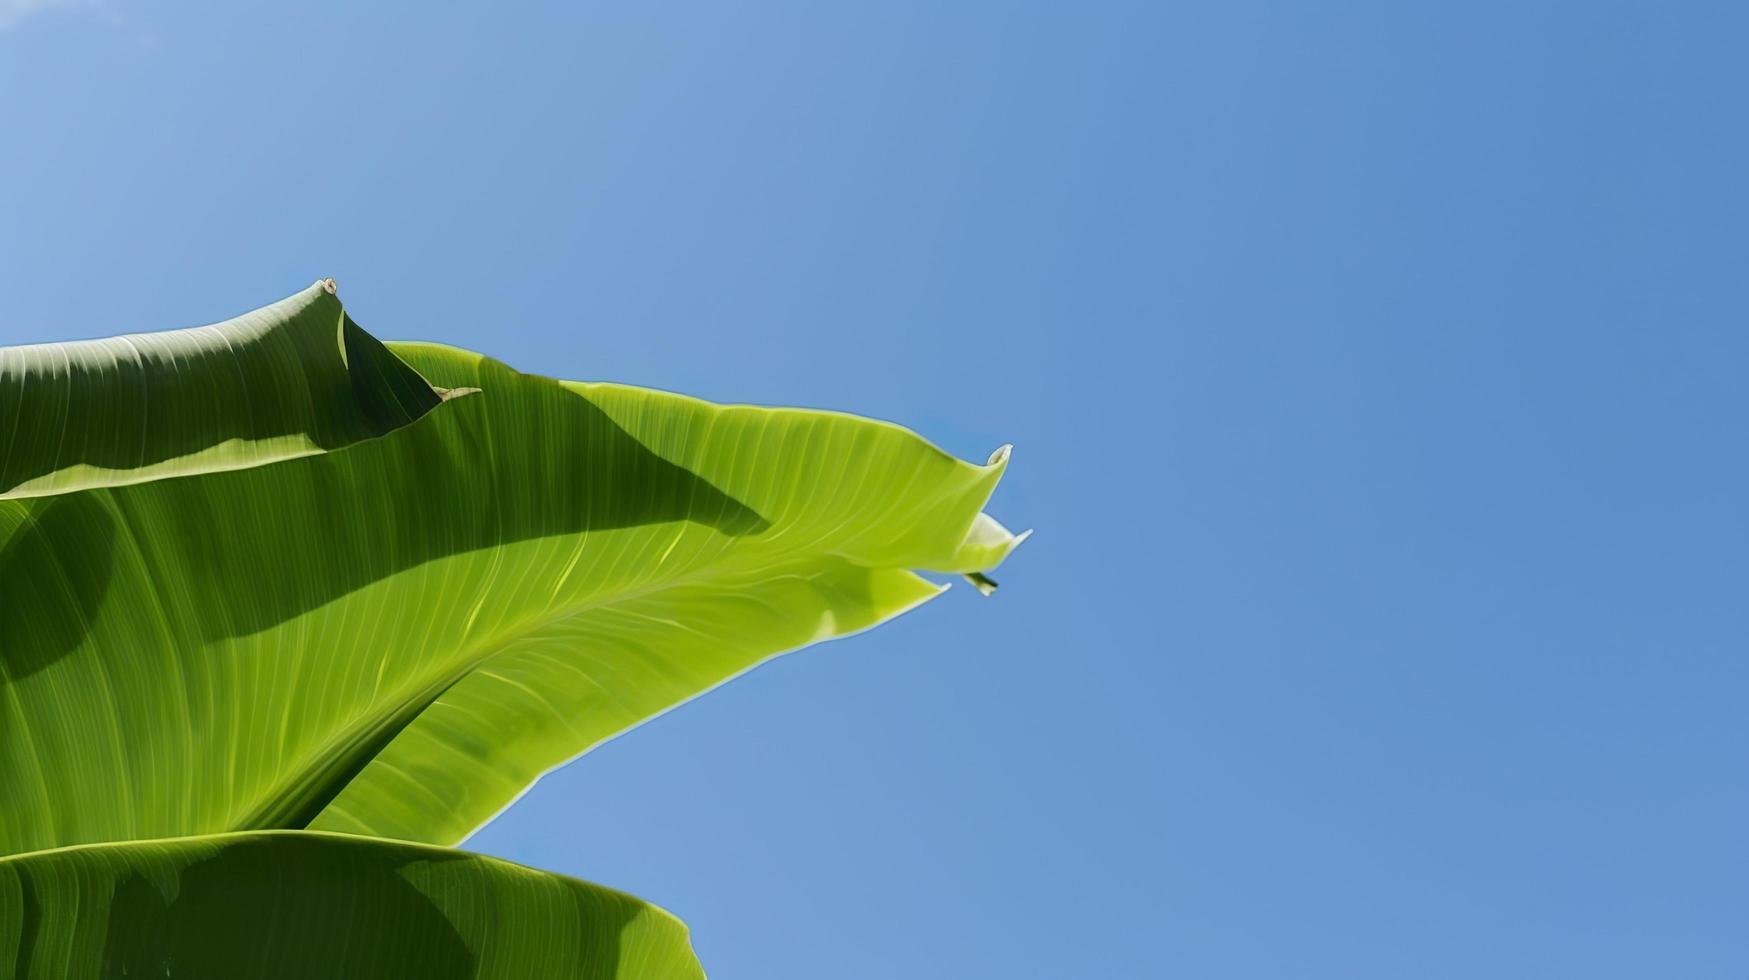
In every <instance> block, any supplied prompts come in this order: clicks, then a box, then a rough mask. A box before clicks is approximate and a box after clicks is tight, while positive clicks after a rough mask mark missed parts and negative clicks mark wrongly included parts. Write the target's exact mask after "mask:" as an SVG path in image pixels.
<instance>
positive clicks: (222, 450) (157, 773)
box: [0, 283, 1020, 854]
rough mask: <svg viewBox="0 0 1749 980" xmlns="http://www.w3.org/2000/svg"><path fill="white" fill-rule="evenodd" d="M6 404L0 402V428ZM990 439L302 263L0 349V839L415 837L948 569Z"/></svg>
mask: <svg viewBox="0 0 1749 980" xmlns="http://www.w3.org/2000/svg"><path fill="white" fill-rule="evenodd" d="M8 430H9V431H8ZM1006 462H1007V453H1006V450H1001V451H998V453H997V454H996V455H995V456H994V457H992V459H991V460H990V462H989V463H988V464H986V465H981V466H980V465H973V464H970V463H966V462H962V461H960V460H957V459H955V458H953V457H951V456H949V455H947V454H946V453H943V452H941V451H940V450H938V449H936V448H935V447H933V446H931V445H930V444H928V443H927V442H925V441H924V440H922V439H920V438H918V437H917V436H915V435H913V434H912V433H910V432H908V431H906V430H904V429H901V428H899V427H897V426H893V425H889V424H885V423H881V422H874V421H869V420H865V419H859V418H854V417H851V416H845V415H839V414H834V413H828V412H817V411H800V410H792V409H770V408H757V407H747V406H719V405H712V404H707V403H705V402H701V401H697V400H694V399H690V398H685V397H681V396H678V395H673V394H668V393H664V392H658V391H651V390H644V389H638V388H631V387H626V386H621V385H610V384H579V383H568V382H558V381H553V380H550V379H546V378H542V377H537V376H533V375H525V374H519V373H517V372H516V371H513V370H511V369H510V368H508V367H506V366H504V365H502V364H500V363H498V362H496V361H493V360H491V359H489V358H486V357H482V356H480V355H477V354H471V353H467V352H464V351H459V350H454V349H451V348H445V347H439V346H433V345H422V344H394V345H388V346H384V345H382V344H379V343H377V342H376V341H375V340H373V339H371V338H370V337H369V335H367V334H365V333H364V332H363V331H362V330H360V329H358V328H357V327H356V325H354V324H352V322H351V321H350V319H349V318H348V317H347V316H346V314H345V312H344V310H343V309H342V307H341V305H340V303H339V300H338V298H337V297H336V296H335V295H334V293H333V290H332V286H331V284H325V283H318V284H317V285H316V286H313V287H311V288H310V289H309V290H306V291H305V292H304V293H301V294H299V295H298V296H295V297H292V298H291V299H289V300H287V301H285V302H283V303H280V304H276V305H275V306H273V307H268V308H267V309H265V310H262V311H259V312H258V313H255V314H251V315H249V316H246V317H243V318H239V319H238V320H235V321H231V322H228V323H225V324H220V325H217V326H215V327H209V328H200V329H198V330H194V331H181V332H175V333H171V334H161V335H147V336H143V337H134V338H119V339H117V340H114V341H103V342H93V343H86V344H63V345H52V346H44V347H35V348H18V349H14V350H10V351H0V488H3V489H0V493H3V496H0V801H4V802H3V803H0V854H5V853H22V852H29V851H37V850H42V849H47V848H56V847H63V846H67V845H76V844H85V843H93V842H100V841H122V840H143V839H150V838H168V837H184V836H191V835H203V834H215V833H223V832H228V831H245V830H257V829H304V828H310V829H313V830H325V831H341V832H346V833H351V834H361V835H371V836H378V837H391V838H399V839H404V840H409V841H421V842H427V843H434V844H452V843H455V842H458V841H460V840H462V839H464V838H465V837H466V836H467V835H468V834H469V833H471V832H472V831H473V830H474V829H475V828H477V827H478V826H480V825H481V824H482V823H484V822H485V821H487V820H489V819H490V818H491V817H492V816H493V815H495V814H496V813H497V812H499V811H500V810H501V809H502V808H503V807H505V806H507V805H508V804H509V803H510V802H512V801H513V800H515V799H516V797H517V796H518V795H519V794H520V793H522V792H524V791H525V790H526V789H527V788H528V787H529V786H530V785H531V784H532V783H533V782H534V781H535V780H536V779H538V778H539V777H540V776H541V775H542V774H543V773H545V772H547V771H549V770H551V769H552V768H554V767H556V766H559V765H562V764H563V763H565V762H566V761H568V760H570V759H573V758H575V757H576V756H577V755H578V754H580V753H582V752H584V751H586V750H588V749H589V748H590V747H592V746H594V745H597V744H599V743H600V742H602V741H603V740H605V739H608V738H611V737H613V736H614V735H616V734H618V733H620V732H623V731H625V730H627V729H628V728H631V727H632V726H635V725H637V724H639V723H640V722H643V721H645V720H647V719H649V718H651V717H653V716H655V715H656V714H659V713H661V712H663V711H665V710H667V709H669V708H671V707H674V706H675V705H678V704H680V703H682V702H684V701H686V700H688V699H689V698H692V697H695V696H697V695H698V694H700V693H701V692H703V691H706V690H708V689H709V688H711V687H713V686H715V685H717V684H720V683H722V682H723V681H725V680H727V679H729V678H731V677H733V676H735V675H736V674H738V673H740V672H742V671H745V670H747V669H749V668H751V667H753V666H754V665H756V664H758V663H760V662H762V661H764V660H766V659H768V658H770V657H772V656H774V655H776V654H779V653H782V652H785V651H789V650H794V649H797V648H800V647H803V646H807V645H809V644H811V643H814V642H817V641H821V640H826V639H830V638H833V637H837V636H843V635H846V634H849V633H853V632H856V631H858V630H861V629H865V628H868V627H871V626H873V625H876V624H878V623H880V622H882V621H884V620H886V619H888V618H891V617H892V616H895V615H897V614H899V613H901V612H903V611H905V610H907V609H910V608H912V607H913V606H915V605H917V604H918V603H920V602H923V601H926V600H928V599H929V598H931V597H932V596H934V595H935V594H936V593H937V592H939V591H940V590H941V586H937V585H935V584H932V583H931V582H929V581H926V580H925V579H923V578H921V577H919V576H918V575H916V574H915V570H928V571H935V572H942V573H962V574H967V575H968V576H972V577H974V580H975V581H978V582H980V583H982V582H985V581H987V580H986V579H984V578H983V575H982V573H984V572H987V571H988V570H990V569H992V568H994V567H995V566H996V565H997V564H998V563H999V562H1001V561H1002V559H1003V558H1004V557H1005V556H1006V555H1007V554H1008V553H1009V552H1010V551H1011V550H1012V549H1013V548H1014V546H1015V545H1016V544H1017V543H1018V541H1019V540H1020V538H1019V537H1017V536H1015V535H1012V534H1010V533H1009V532H1008V531H1007V530H1006V529H1004V528H1003V527H1002V526H1001V525H1000V524H998V523H997V522H995V521H994V520H992V519H991V518H989V517H988V516H986V515H984V514H982V513H981V508H982V507H983V505H984V503H985V501H986V500H987V498H988V497H989V495H990V493H991V491H992V490H993V488H994V487H995V485H996V482H997V480H998V479H999V478H1000V476H1001V474H1002V471H1003V469H1004V467H1005V465H1006Z"/></svg>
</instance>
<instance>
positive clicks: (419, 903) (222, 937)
mask: <svg viewBox="0 0 1749 980" xmlns="http://www.w3.org/2000/svg"><path fill="white" fill-rule="evenodd" d="M0 976H5V977H9V978H17V980H83V978H95V977H189V978H239V977H358V978H365V977H371V978H377V977H410V978H419V980H446V978H455V980H475V978H480V980H494V978H503V980H527V978H530V977H577V978H600V980H607V978H620V980H633V978H647V980H684V978H689V977H690V978H702V977H703V976H704V973H703V971H702V970H700V969H699V966H698V962H697V960H696V959H694V958H693V955H692V950H691V947H690V944H689V943H688V940H687V934H686V927H685V926H683V925H681V924H680V922H679V921H678V920H676V919H675V918H673V917H672V916H670V915H668V914H667V913H666V912H663V911H662V910H661V909H658V908H656V907H654V906H651V905H646V904H644V903H642V902H640V901H638V900H637V899H634V898H631V897H629V896H626V895H621V894H619V893H617V892H612V891H609V890H607V889H604V888H599V887H596V886H594V885H588V884H584V883H583V882H580V881H575V880H572V879H569V878H564V877H561V876H559V875H553V874H545V873H542V872H539V871H533V870H530V869H528V868H524V867H520V866H518V865H514V864H509V863H507V862H504V861H499V860H496V859H493V858H487V857H481V856H478V855H473V854H464V853H461V852H459V851H451V850H445V849H442V848H434V847H428V846H424V845H414V844H403V843H395V842H388V841H376V840H367V839H364V838H358V837H348V836H345V835H341V834H318V833H305V832H291V831H271V832H257V833H246V834H222V835H217V836H210V837H187V838H180V839H176V840H163V841H142V842H134V843H126V844H94V845H88V846H84V847H72V848H64V849H61V850H54V851H44V852H41V853H37V854H29V855H23V856H15V857H11V858H5V859H0Z"/></svg>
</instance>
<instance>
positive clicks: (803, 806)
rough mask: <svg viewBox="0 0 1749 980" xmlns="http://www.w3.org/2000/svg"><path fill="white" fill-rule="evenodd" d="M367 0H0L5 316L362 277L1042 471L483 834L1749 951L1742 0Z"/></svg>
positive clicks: (1137, 927)
mask: <svg viewBox="0 0 1749 980" xmlns="http://www.w3.org/2000/svg"><path fill="white" fill-rule="evenodd" d="M361 6H365V5H355V4H326V3H306V4H295V5H294V4H202V5H198V6H197V5H178V4H171V3H146V2H144V0H87V2H74V0H62V2H55V0H46V2H45V0H37V2H27V3H20V2H19V0H0V22H3V23H4V24H5V26H4V29H3V30H0V140H3V145H4V152H3V153H0V293H3V295H4V296H5V297H6V299H5V302H4V305H3V307H0V342H3V343H17V342H23V341H29V340H44V339H60V338H68V337H82V336H90V335H101V334H109V333H114V332H118V331H121V330H129V329H144V328H157V327H170V326H181V325H187V324H191V323H199V322H207V321H211V320H214V319H218V318H222V317H225V316H229V315H231V314H234V313H237V312H239V311H242V310H245V309H248V308H251V307H253V306H256V305H259V304H261V303H263V302H266V301H269V300H272V299H276V298H278V297H280V296H282V295H285V294H288V293H290V292H293V291H295V290H297V289H299V288H301V287H302V286H304V285H306V284H308V283H309V282H310V281H311V280H312V279H314V278H316V277H318V276H326V275H332V276H334V277H336V278H337V279H338V280H339V282H340V284H341V291H342V295H343V296H344V297H345V298H346V299H347V301H348V304H349V306H350V307H351V308H352V309H353V311H354V312H355V314H356V316H357V317H358V319H359V320H360V322H361V323H363V324H364V325H365V326H366V327H367V328H368V329H370V330H372V331H374V332H376V333H378V334H379V335H383V336H388V337H398V338H425V339H433V340H442V341H448V342H451V343H455V344H459V345H463V346H467V347H471V348H475V349H479V350H483V351H486V352H488V353H491V354H494V355H496V356H498V357H501V358H503V359H505V360H508V361H510V362H511V363H513V364H515V365H517V366H519V367H522V368H525V369H533V370H541V371H545V372H547V373H551V374H556V375H561V376H564V377H570V378H585V379H610V380H617V381H626V382H633V383H641V384H648V385H655V386H659V387H663V388H671V389H677V390H681V391H686V392H689V393H693V394H698V395H702V396H705V397H709V398H714V399H719V400H735V401H756V402H766V403H778V404H797V405H807V406H821V407H828V408H835V409H844V410H849V411H855V412H859V413H863V414H867V415H874V416H879V417H882V418H887V419H893V420H896V421H899V422H902V423H905V424H907V425H910V426H912V427H913V428H915V429H917V430H919V431H921V432H923V433H925V434H927V435H929V436H930V437H932V438H934V439H936V440H937V441H939V442H940V443H941V444H942V445H944V446H946V447H947V448H949V449H951V450H953V451H954V452H957V453H959V454H961V455H963V456H968V457H972V458H976V459H982V458H983V456H984V455H985V454H986V453H988V452H989V451H990V450H991V449H992V448H993V447H995V446H996V445H998V444H1000V443H1003V442H1013V443H1015V445H1016V447H1017V448H1016V451H1015V457H1014V464H1013V466H1012V468H1011V469H1010V470H1009V478H1008V482H1007V484H1006V485H1005V486H1003V487H1002V489H1001V490H1000V492H999V493H998V496H997V498H996V501H995V504H994V511H995V512H996V513H997V514H998V515H999V516H1000V517H1001V518H1002V519H1003V520H1004V521H1006V522H1007V523H1009V524H1010V525H1011V526H1014V527H1029V526H1035V527H1037V528H1038V534H1037V535H1036V537H1035V538H1034V539H1033V540H1032V541H1031V542H1029V543H1028V544H1027V546H1026V547H1025V548H1023V549H1022V550H1021V551H1020V553H1019V554H1017V555H1016V557H1015V558H1014V559H1013V560H1012V561H1011V562H1010V564H1009V565H1008V566H1007V567H1006V568H1005V569H1004V571H1003V574H1001V575H1000V576H999V578H1000V579H1001V580H1002V581H1003V583H1004V589H1003V591H1002V592H1001V594H999V595H998V596H996V597H995V598H994V599H991V600H988V601H983V600H980V599H979V597H978V596H977V595H976V594H975V593H974V592H972V591H971V590H969V589H964V588H961V589H957V590H954V591H953V592H952V593H950V594H949V595H947V596H945V597H943V599H942V600H941V601H939V602H937V603H934V604H932V605H931V606H929V607H927V608H925V609H923V610H921V611H919V612H917V613H915V614H913V615H911V616H908V617H906V618H904V619H902V620H900V621H899V622H896V623H894V624H892V625H891V626H889V627H886V628H884V629H882V630H879V631H877V632H875V633H871V634H867V635H864V636H861V637H857V638H854V639H851V640H847V641H844V642H840V643H835V644H830V645H828V646H824V647H819V648H816V649H814V650H811V651H809V652H807V653H804V654H801V655H798V656H794V657H790V658H786V659H783V660H780V661H778V662H776V663H774V664H771V665H769V666H767V667H765V668H762V669H760V670H758V671H756V672H754V673H753V674H752V675H750V676H748V677H746V678H744V679H741V680H739V681H736V682H735V683H734V684H732V685H730V686H729V687H727V688H725V689H723V690H721V691H718V692H716V693H714V694H712V695H710V696H709V697H707V698H704V699H702V700H700V701H698V702H695V703H693V704H691V705H689V706H687V707H685V708H684V709H682V710H680V711H677V712H675V713H673V714H670V715H668V716H666V717H663V718H661V719H660V720H658V721H656V722H654V723H652V724H650V725H648V726H646V727H644V728H642V729H639V730H637V731H635V732H633V733H632V734H630V735H628V736H626V737H624V738H622V739H620V740H618V741H616V742H614V743H612V744H610V745H608V746H606V747H604V748H602V749H601V750H599V751H597V752H595V753H593V754H592V755H590V756H587V757H586V758H584V759H583V760H582V761H580V762H578V763H576V764H574V765H572V766H570V767H569V768H567V769H565V770H564V771H562V772H560V773H557V774H555V775H554V776H552V777H550V778H548V779H547V780H546V781H545V782H544V783H542V784H541V785H540V786H539V787H538V788H536V789H535V790H534V791H533V792H532V793H530V794H529V795H528V796H527V797H526V798H525V799H524V800H523V802H522V803H521V804H520V805H519V806H518V807H516V808H515V809H514V810H512V811H511V812H510V813H509V814H507V815H506V816H504V817H502V818H501V819H500V820H499V821H498V822H497V823H495V824H493V825H492V826H491V827H489V828H488V829H486V830H485V831H483V832H482V833H480V834H479V835H478V836H477V837H476V838H475V839H474V840H473V842H472V846H474V847H476V848H478V849H480V850H484V851H487V852H490V853H494V854H499V855H503V856H506V857H509V858H512V859H515V860H518V861H522V862H526V863H529V864H533V865H536V866H540V867H544V868H551V869H555V870H561V871H565V872H569V873H572V874H576V875H579V876H582V877H586V878H591V879H594V880H599V881H602V882H605V883H609V884H612V885H616V886H619V887H623V888H625V889H627V890H630V891H633V892H636V893H638V894H640V895H644V896H647V897H649V898H651V899H652V900H655V901H657V902H660V903H662V904H664V905H666V906H668V907H669V908H671V909H673V910H674V911H676V912H677V913H679V914H680V915H682V916H683V917H685V918H686V919H687V920H688V921H689V923H690V924H691V925H692V927H693V931H694V937H695V940H696V943H697V946H698V949H699V951H700V953H701V955H702V956H703V957H704V958H705V962H706V965H707V967H709V968H710V969H711V971H712V975H713V977H715V978H717V980H736V978H759V980H780V978H797V980H817V978H822V977H833V978H851V980H857V978H870V980H875V978H880V980H888V978H895V977H907V978H911V977H916V978H937V977H939V978H955V980H957V978H973V977H980V978H981V977H990V978H1004V980H1007V978H1019V977H1039V978H1064V977H1098V978H1104V977H1114V978H1119V977H1121V978H1131V977H1134V978H1153V977H1186V978H1197V980H1224V978H1257V980H1281V978H1344V980H1348V978H1381V980H1383V978H1392V980H1395V978H1402V977H1417V978H1445V977H1450V978H1473V977H1489V978H1493V980H1501V978H1520V977H1522V978H1553V977H1575V978H1586V980H1595V978H1604V977H1623V978H1627V977H1635V978H1639V977H1653V976H1658V977H1682V978H1685V980H1702V978H1725V977H1730V978H1742V977H1744V976H1746V975H1749V940H1746V939H1745V935H1744V931H1743V930H1744V924H1745V922H1749V712H1746V710H1745V708H1746V705H1749V456H1746V453H1745V448H1746V447H1745V430H1746V429H1749V383H1746V381H1745V371H1746V369H1749V287H1746V285H1745V272H1746V270H1749V179H1746V175H1749V130H1746V128H1745V119H1746V118H1749V104H1746V103H1749V58H1746V57H1745V54H1744V51H1745V45H1746V44H1749V19H1746V18H1749V13H1746V9H1749V8H1745V7H1744V5H1742V4H1736V3H1713V4H1701V3H1671V2H1660V3H1652V2H1647V3H1641V4H1626V3H1568V4H1550V3H1535V2H1512V3H1449V4H1440V5H1432V4H1415V3H1347V4H1278V5H1267V4H1247V3H1233V2H1218V3H1217V2H1209V3H1195V4H1173V3H1166V2H1163V0H1159V2H1149V3H1138V4H1114V3H1088V4H1060V5H1039V4H1030V3H1018V2H1004V3H988V4H978V3H941V2H931V3H898V2H882V3H869V4H821V3H801V2H798V3H791V4H744V5H728V4H675V3H655V4H612V5H603V4H599V3H566V4H557V3H555V4H551V5H539V6H521V5H502V4H490V5H489V4H469V5H466V6H463V7H456V6H450V5H436V9H434V8H433V6H432V5H426V4H372V5H369V6H370V7H371V8H372V10H371V11H370V12H361V11H360V10H359V9H356V8H358V7H361ZM731 6H733V7H734V9H732V10H731V9H729V8H730V7H731ZM1441 8H1443V9H1441Z"/></svg>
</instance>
